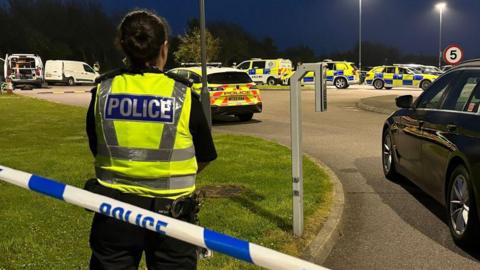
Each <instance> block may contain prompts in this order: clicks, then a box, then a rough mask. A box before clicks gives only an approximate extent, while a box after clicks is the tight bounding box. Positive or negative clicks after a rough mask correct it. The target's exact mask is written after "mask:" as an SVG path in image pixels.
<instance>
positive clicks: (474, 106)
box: [465, 85, 480, 112]
mask: <svg viewBox="0 0 480 270" xmlns="http://www.w3.org/2000/svg"><path fill="white" fill-rule="evenodd" d="M479 107H480V87H479V86H478V85H477V87H475V90H474V92H473V95H472V97H471V98H470V101H469V102H468V105H467V106H465V111H467V112H478V109H479Z"/></svg>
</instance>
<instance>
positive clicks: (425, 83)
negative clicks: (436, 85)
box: [420, 80, 432, 91]
mask: <svg viewBox="0 0 480 270" xmlns="http://www.w3.org/2000/svg"><path fill="white" fill-rule="evenodd" d="M430 85H432V82H431V81H429V80H425V81H423V82H422V84H421V85H420V88H422V90H423V91H425V90H427V89H428V88H429V87H430Z"/></svg>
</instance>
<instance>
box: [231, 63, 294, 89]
mask: <svg viewBox="0 0 480 270" xmlns="http://www.w3.org/2000/svg"><path fill="white" fill-rule="evenodd" d="M236 68H237V69H240V70H243V71H245V72H247V73H248V75H250V77H251V78H252V80H253V81H254V82H255V83H262V84H268V85H275V84H281V83H282V77H283V76H284V75H286V74H291V73H293V67H292V61H290V60H288V59H281V58H279V59H260V58H255V59H251V60H247V61H243V62H241V63H240V64H238V65H237V66H236Z"/></svg>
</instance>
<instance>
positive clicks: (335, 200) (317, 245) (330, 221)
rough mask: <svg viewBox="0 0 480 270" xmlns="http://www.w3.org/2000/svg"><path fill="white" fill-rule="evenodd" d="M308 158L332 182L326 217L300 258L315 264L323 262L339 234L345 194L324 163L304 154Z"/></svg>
mask: <svg viewBox="0 0 480 270" xmlns="http://www.w3.org/2000/svg"><path fill="white" fill-rule="evenodd" d="M304 155H305V156H307V157H308V158H309V159H310V160H312V161H313V162H315V163H316V164H317V165H318V166H320V167H321V168H323V169H324V170H325V171H326V172H327V174H328V176H329V178H330V181H331V182H332V184H333V190H332V206H331V207H330V213H329V214H328V218H327V220H326V221H325V223H324V224H323V226H322V228H321V229H320V231H319V232H318V234H317V236H315V238H314V239H313V240H312V241H311V242H310V244H308V245H307V247H306V248H305V250H304V251H303V254H302V256H301V257H302V258H304V259H306V260H309V261H311V262H314V263H316V264H320V265H321V264H323V263H324V262H325V260H326V259H327V257H328V255H330V252H331V251H332V248H333V246H334V245H335V242H336V241H337V239H338V237H339V236H340V234H341V232H340V228H341V226H342V221H343V219H342V218H343V209H344V207H345V194H344V192H343V185H342V182H340V179H339V178H338V177H337V175H336V174H335V173H334V172H333V170H332V169H331V168H330V167H328V166H327V165H326V164H325V163H323V162H321V161H319V160H318V159H316V158H314V157H312V156H310V155H308V154H305V153H304Z"/></svg>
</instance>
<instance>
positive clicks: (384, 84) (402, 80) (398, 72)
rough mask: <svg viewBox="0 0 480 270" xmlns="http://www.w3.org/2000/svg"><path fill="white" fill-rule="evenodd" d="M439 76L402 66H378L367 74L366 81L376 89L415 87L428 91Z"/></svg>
mask: <svg viewBox="0 0 480 270" xmlns="http://www.w3.org/2000/svg"><path fill="white" fill-rule="evenodd" d="M437 78H438V75H433V74H425V73H419V72H416V71H413V70H411V69H409V68H407V67H401V66H378V67H374V68H372V69H371V70H370V71H368V72H367V76H366V78H365V81H366V83H367V84H368V85H371V86H373V87H374V88H375V89H382V88H385V89H392V88H393V87H415V88H418V87H419V88H422V90H427V89H428V88H429V87H430V85H432V83H433V82H434V81H435V80H436V79H437Z"/></svg>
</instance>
